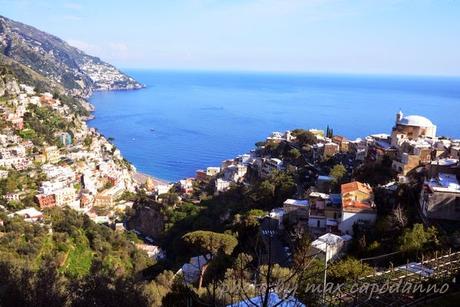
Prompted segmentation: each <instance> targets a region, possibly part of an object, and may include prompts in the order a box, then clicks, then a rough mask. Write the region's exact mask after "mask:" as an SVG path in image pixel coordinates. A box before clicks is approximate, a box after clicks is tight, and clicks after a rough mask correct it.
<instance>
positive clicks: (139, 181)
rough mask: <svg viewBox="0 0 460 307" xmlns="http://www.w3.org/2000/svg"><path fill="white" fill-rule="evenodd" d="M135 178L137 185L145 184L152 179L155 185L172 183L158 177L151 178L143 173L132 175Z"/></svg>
mask: <svg viewBox="0 0 460 307" xmlns="http://www.w3.org/2000/svg"><path fill="white" fill-rule="evenodd" d="M132 177H133V180H134V181H135V182H136V183H137V184H145V183H146V181H147V180H148V179H149V178H150V179H151V180H152V181H153V183H154V184H155V185H165V184H169V183H170V182H169V181H167V180H164V179H161V178H157V177H154V176H151V175H148V174H145V173H142V172H138V171H136V172H134V174H133V175H132Z"/></svg>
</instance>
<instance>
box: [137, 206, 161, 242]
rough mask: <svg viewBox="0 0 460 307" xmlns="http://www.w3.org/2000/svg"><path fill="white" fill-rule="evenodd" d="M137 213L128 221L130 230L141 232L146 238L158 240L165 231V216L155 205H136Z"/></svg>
mask: <svg viewBox="0 0 460 307" xmlns="http://www.w3.org/2000/svg"><path fill="white" fill-rule="evenodd" d="M134 210H135V211H136V212H135V214H134V215H133V216H131V218H130V219H129V220H128V228H129V229H133V230H134V229H135V230H137V231H140V232H141V233H142V234H143V235H145V236H150V237H152V238H153V239H158V238H159V237H160V236H161V235H162V234H163V231H164V227H165V222H164V219H165V218H164V215H163V213H162V212H161V210H160V208H159V207H157V206H156V205H155V204H136V205H135V206H134Z"/></svg>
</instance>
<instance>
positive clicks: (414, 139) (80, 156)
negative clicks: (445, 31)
mask: <svg viewBox="0 0 460 307" xmlns="http://www.w3.org/2000/svg"><path fill="white" fill-rule="evenodd" d="M4 84H5V86H4V88H2V91H1V92H0V100H1V106H0V115H1V119H2V121H1V127H0V128H1V130H0V181H1V183H2V185H1V190H0V192H1V198H2V199H1V207H0V210H1V211H2V214H3V216H6V219H13V218H20V219H22V220H23V221H24V222H26V223H32V224H36V225H43V227H47V226H46V225H44V224H42V222H43V221H44V220H45V219H46V215H47V212H48V210H49V209H52V208H70V209H71V210H74V211H76V212H78V213H80V214H83V215H85V216H87V217H88V218H89V219H91V220H92V221H93V222H94V223H96V224H100V225H104V227H109V228H112V229H114V230H115V231H121V232H124V233H127V234H129V233H131V232H132V233H134V234H135V235H136V237H137V239H138V240H139V241H138V242H136V243H135V244H134V246H135V248H136V249H137V250H139V251H142V252H145V254H146V255H147V256H148V257H149V258H150V259H153V260H154V261H158V262H159V263H164V262H165V261H166V263H167V262H172V263H175V265H168V266H167V267H168V268H170V269H174V271H175V273H174V277H173V280H177V279H178V278H181V279H182V280H183V281H184V283H185V284H186V285H189V286H192V285H196V284H198V289H200V288H201V285H202V284H203V283H205V281H204V276H205V275H204V272H205V271H206V268H207V267H208V265H209V264H210V263H212V262H213V261H214V257H216V255H213V254H212V253H209V254H206V253H205V254H198V255H197V254H194V253H191V254H190V253H188V252H187V253H186V254H185V255H189V256H190V258H183V256H178V254H177V253H178V250H177V247H176V246H175V244H176V243H175V242H176V241H177V240H178V238H176V237H174V238H171V239H170V240H168V236H175V235H177V234H174V233H173V232H171V230H170V229H174V227H179V226H177V225H180V220H178V221H176V222H174V220H175V219H177V218H178V217H175V216H180V215H181V214H182V213H181V212H182V210H191V211H190V212H194V213H193V214H192V215H191V216H190V217H193V216H200V214H208V213H203V212H206V209H205V208H206V206H205V205H203V204H205V203H206V202H209V201H210V202H211V203H212V202H214V201H215V202H221V205H219V204H218V203H216V204H215V205H217V206H218V207H219V206H220V208H219V209H218V210H219V212H220V213H218V215H217V216H216V217H217V219H218V220H219V221H220V222H221V223H224V224H221V225H225V223H229V222H230V224H229V225H233V226H231V227H235V226H234V225H237V224H235V223H239V222H236V220H235V219H237V216H239V215H240V213H238V214H235V212H244V210H247V209H244V208H246V207H247V206H248V205H247V204H248V203H249V204H250V205H249V208H253V209H251V210H250V211H249V213H243V216H244V214H249V215H248V216H246V218H250V217H251V216H253V217H251V218H255V219H256V221H254V223H256V224H255V225H257V228H256V229H257V231H256V233H257V235H256V237H258V236H259V237H260V238H261V239H262V242H263V243H264V244H265V248H264V252H263V253H265V256H264V257H269V259H271V260H270V262H272V263H274V264H276V265H279V266H281V267H286V268H292V267H293V265H294V263H295V262H296V259H295V257H298V256H296V255H298V252H296V250H297V249H298V248H299V243H298V242H297V241H298V238H299V236H300V237H308V238H309V239H308V243H302V244H304V245H301V246H303V247H306V248H307V251H306V252H305V255H311V256H312V257H314V258H315V259H320V261H324V262H325V263H328V262H330V263H332V264H334V263H341V262H340V261H341V259H345V258H346V257H347V256H350V255H355V254H356V253H357V250H356V248H355V247H354V246H355V245H356V244H357V243H356V242H361V240H363V238H365V239H366V240H371V238H372V236H373V235H372V233H373V232H375V229H376V228H377V227H378V226H377V225H378V224H379V223H381V222H379V220H380V221H381V220H382V212H386V213H384V214H387V215H386V216H393V215H396V214H399V217H400V223H401V224H402V225H404V227H407V225H410V224H409V223H408V220H410V219H413V220H414V221H420V222H421V223H422V224H424V225H425V226H426V227H428V226H433V225H434V226H436V227H438V229H440V230H441V231H444V232H445V233H447V234H449V233H450V235H452V240H451V241H449V243H448V244H449V245H450V246H451V247H453V248H455V247H456V246H458V244H457V241H456V240H457V238H456V235H455V233H452V231H451V230H450V229H452V228H449V227H452V226H451V225H455V223H456V222H459V219H460V214H459V213H458V212H459V210H458V208H459V206H460V184H459V178H460V165H459V158H460V156H459V155H460V140H455V139H450V138H447V137H441V136H437V135H436V126H435V125H434V124H433V123H432V122H431V121H430V120H429V119H427V118H425V117H423V116H419V115H409V116H405V115H404V114H403V113H402V112H401V111H400V112H398V113H397V114H396V116H395V123H394V125H393V127H392V128H391V130H390V129H389V130H390V131H389V132H390V133H389V134H385V133H380V134H373V135H370V136H367V137H365V138H359V139H356V140H349V139H347V138H346V137H345V136H340V135H336V134H334V132H333V130H332V128H329V127H327V129H326V131H323V130H318V129H310V130H304V129H295V130H292V131H286V132H273V133H272V134H271V135H270V136H269V137H267V138H266V139H265V140H264V141H262V142H258V143H257V144H256V147H255V148H254V149H253V150H251V151H250V152H248V153H245V154H241V155H239V156H237V157H235V158H234V159H228V160H225V161H222V163H221V165H220V166H210V167H207V168H206V169H204V170H197V171H196V174H195V176H194V177H190V178H184V179H182V180H180V181H178V182H176V183H167V182H164V181H161V180H155V179H153V178H152V177H149V176H146V175H143V174H140V173H137V172H136V169H135V168H134V166H132V165H131V164H129V162H127V161H126V160H125V159H124V158H123V157H122V155H121V153H120V151H119V150H118V149H117V148H116V147H115V146H114V145H113V144H112V143H110V142H109V141H108V140H107V139H106V138H105V137H104V136H102V135H101V134H100V133H99V132H97V130H96V129H94V128H89V127H88V126H87V124H86V122H85V120H86V119H87V117H83V116H80V115H77V114H76V113H75V112H73V111H72V110H71V108H69V106H68V105H67V104H66V103H64V102H62V101H61V100H60V98H59V96H58V95H56V94H52V93H49V92H37V91H36V90H35V88H34V87H32V86H28V85H25V84H20V83H18V82H17V81H16V80H14V79H9V80H6V82H4ZM271 185H273V187H271ZM267 189H268V190H267ZM404 189H406V192H407V191H409V192H407V193H409V194H408V195H409V196H410V197H412V200H411V201H410V202H405V203H404V204H403V203H402V200H401V197H400V194H401V193H406V192H401V191H405V190H404ZM267 191H268V194H267V196H265V194H266V193H267ZM279 191H281V192H279ZM235 193H236V194H235ZM267 197H268V198H267ZM226 203H236V204H237V206H240V207H239V208H238V207H237V208H236V209H227V207H226V206H227V205H223V204H226ZM238 203H240V205H238ZM213 206H214V204H213ZM209 208H211V207H209ZM254 208H260V209H254ZM203 210H204V211H203ZM208 210H209V209H208ZM232 210H233V211H234V212H233V213H232ZM398 212H399V213H398ZM213 214H214V213H213ZM232 215H233V221H231V219H232ZM383 216H385V215H383ZM183 218H184V217H181V219H183ZM171 221H172V222H171ZM5 222H6V220H5V218H4V220H0V223H1V225H3V224H4V223H5ZM168 223H169V224H168ZM452 223H453V224H452ZM180 227H182V226H180ZM194 227H198V226H194ZM245 227H246V226H245ZM401 227H403V226H401ZM206 228H211V229H214V226H212V227H211V226H209V225H208V226H205V229H206ZM168 229H169V230H168ZM192 229H193V228H192ZM192 229H189V228H184V229H183V230H180V231H184V232H187V231H190V230H192ZM198 229H200V228H198ZM401 229H404V228H401ZM387 230H388V229H386V230H385V231H387ZM199 231H200V230H199ZM199 231H198V232H199ZM245 231H248V230H247V229H246V230H245ZM180 233H182V232H179V234H180ZM192 234H193V233H192ZM216 235H219V234H216ZM222 235H223V236H226V234H222ZM240 235H241V234H240ZM181 238H182V239H181V240H187V234H185V235H183V236H182V237H181ZM232 240H233V239H232ZM372 240H373V239H372ZM384 241H385V238H383V241H382V242H384ZM171 244H173V245H171ZM235 244H236V243H235ZM241 244H245V243H244V242H241ZM305 244H306V245H305ZM368 244H369V243H366V246H367V247H366V246H365V247H363V248H365V249H364V250H363V251H362V252H361V253H363V255H366V254H367V253H368V250H367V249H368V248H370V247H369V245H368ZM380 244H383V243H380V242H379V241H376V240H375V241H371V245H375V246H378V248H377V250H378V249H379V248H380V249H381V250H382V252H383V251H384V250H385V251H386V249H390V250H391V248H393V247H391V246H392V244H390V245H388V246H383V245H380ZM386 244H388V243H386ZM181 261H183V262H181ZM380 265H381V264H380ZM407 269H408V268H406V267H401V268H400V270H407ZM273 294H275V293H273ZM276 297H277V298H278V299H279V297H278V296H276ZM284 299H289V300H290V299H294V298H293V297H285V298H284ZM280 300H283V299H280Z"/></svg>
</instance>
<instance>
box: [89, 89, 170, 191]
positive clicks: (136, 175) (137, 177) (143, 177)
mask: <svg viewBox="0 0 460 307" xmlns="http://www.w3.org/2000/svg"><path fill="white" fill-rule="evenodd" d="M143 88H146V86H145V85H143V84H142V87H140V88H129V89H128V88H127V89H110V90H106V91H122V90H124V91H131V90H140V89H143ZM98 91H103V90H98ZM91 96H92V95H90V96H88V97H86V98H84V99H83V101H84V102H85V107H86V108H87V110H88V111H89V112H90V115H89V116H87V117H86V118H84V121H85V123H88V122H89V121H91V120H93V119H95V118H96V116H95V115H94V113H93V112H94V111H95V110H96V107H95V106H94V105H93V104H92V103H91V102H90V101H89V100H90V98H91ZM95 128H96V129H97V127H95ZM99 133H100V132H99ZM100 134H101V133H100ZM101 136H102V137H103V138H104V139H105V140H106V141H107V142H108V139H107V137H106V136H105V135H103V134H101ZM121 155H122V157H123V158H124V156H123V153H122V154H121ZM129 164H131V165H132V166H133V168H134V169H135V171H134V172H133V174H132V176H131V177H132V179H133V181H134V182H136V183H137V184H138V185H143V184H145V183H146V181H147V180H148V179H151V180H152V181H153V183H154V184H155V185H166V184H169V183H171V181H168V180H166V179H162V178H159V177H156V176H152V175H149V174H146V173H143V172H139V171H137V167H136V165H134V164H132V163H131V162H129Z"/></svg>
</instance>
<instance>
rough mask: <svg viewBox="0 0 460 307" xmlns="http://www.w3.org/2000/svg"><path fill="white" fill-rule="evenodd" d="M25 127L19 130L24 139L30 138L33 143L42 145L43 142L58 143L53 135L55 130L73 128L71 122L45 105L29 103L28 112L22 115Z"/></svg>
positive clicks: (60, 130)
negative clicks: (39, 105)
mask: <svg viewBox="0 0 460 307" xmlns="http://www.w3.org/2000/svg"><path fill="white" fill-rule="evenodd" d="M24 126H25V129H24V130H22V131H21V133H22V135H25V137H26V139H29V140H31V141H32V142H33V143H34V144H35V145H43V144H44V143H45V142H46V143H48V144H50V145H59V144H60V143H59V140H58V138H57V137H56V136H55V134H56V132H62V131H67V130H70V129H71V128H73V123H72V122H68V121H66V120H65V119H64V118H62V117H61V116H60V115H59V114H58V113H56V112H54V111H53V110H52V109H49V108H46V107H38V106H35V105H30V106H29V110H28V112H27V113H26V114H25V115H24Z"/></svg>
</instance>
